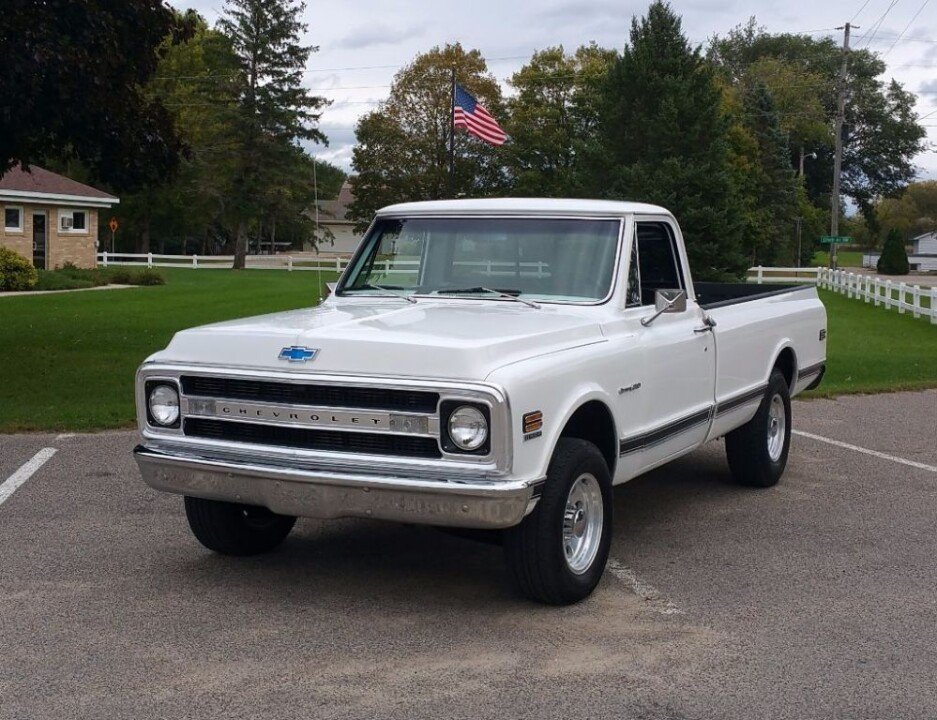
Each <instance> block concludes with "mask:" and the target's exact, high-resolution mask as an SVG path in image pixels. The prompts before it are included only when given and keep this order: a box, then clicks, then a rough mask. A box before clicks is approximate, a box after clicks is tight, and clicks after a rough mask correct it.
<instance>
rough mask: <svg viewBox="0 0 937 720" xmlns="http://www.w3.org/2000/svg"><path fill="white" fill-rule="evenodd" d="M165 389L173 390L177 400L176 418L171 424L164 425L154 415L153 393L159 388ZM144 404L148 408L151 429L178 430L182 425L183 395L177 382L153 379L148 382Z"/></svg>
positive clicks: (148, 420)
mask: <svg viewBox="0 0 937 720" xmlns="http://www.w3.org/2000/svg"><path fill="white" fill-rule="evenodd" d="M160 387H165V388H168V389H169V390H171V391H172V392H173V393H174V394H175V399H176V405H175V407H176V417H175V419H174V420H173V421H172V422H170V423H162V422H160V421H159V420H157V419H156V416H155V415H154V414H153V408H152V402H151V398H152V396H153V393H154V392H155V391H156V390H157V388H160ZM143 402H144V406H145V408H146V421H147V424H148V425H150V427H153V428H157V429H159V430H177V429H179V428H180V427H181V425H182V393H181V391H180V388H179V385H178V383H176V382H173V381H171V380H164V379H152V380H147V381H146V383H145V385H144V387H143Z"/></svg>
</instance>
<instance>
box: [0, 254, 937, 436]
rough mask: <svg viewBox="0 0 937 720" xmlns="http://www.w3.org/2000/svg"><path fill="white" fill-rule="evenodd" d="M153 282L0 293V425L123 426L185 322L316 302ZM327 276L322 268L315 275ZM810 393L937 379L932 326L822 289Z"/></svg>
mask: <svg viewBox="0 0 937 720" xmlns="http://www.w3.org/2000/svg"><path fill="white" fill-rule="evenodd" d="M163 272H164V273H165V275H166V277H167V284H166V285H164V286H160V287H144V288H133V289H128V290H103V291H99V292H84V293H65V294H60V295H39V296H33V297H28V296H24V297H11V298H2V299H0V373H2V376H0V432H16V431H22V430H53V431H59V430H77V431H82V430H93V429H100V428H114V427H127V426H131V425H132V424H133V421H134V407H133V376H134V371H135V370H136V368H137V366H138V365H139V364H140V362H141V361H142V360H143V359H144V358H145V357H147V355H149V354H150V353H152V352H154V351H156V350H159V349H161V348H163V347H165V345H166V344H167V343H168V342H169V339H170V338H171V337H172V335H173V333H174V332H176V331H177V330H181V329H183V328H186V327H191V326H193V325H200V324H204V323H209V322H215V321H218V320H226V319H231V318H236V317H244V316H248V315H258V314H261V313H267V312H276V311H278V310H287V309H291V308H298V307H306V306H310V305H313V304H315V301H316V298H317V297H318V293H317V292H316V291H315V284H316V275H317V273H314V272H292V273H289V272H285V271H282V270H247V271H242V272H237V273H236V272H231V271H228V270H191V269H181V268H180V269H176V268H171V269H164V270H163ZM332 279H334V276H333V275H331V274H328V273H323V274H322V281H323V283H324V282H326V281H330V280H332ZM821 296H822V298H823V301H824V303H826V306H827V311H828V313H829V344H828V352H829V359H828V363H829V364H828V371H827V375H826V378H825V379H824V381H823V385H821V386H820V388H819V389H818V390H816V391H814V393H812V394H813V395H835V394H840V393H851V392H880V391H887V390H901V389H915V388H925V387H937V326H934V325H931V324H930V323H929V322H928V321H927V320H926V319H918V320H915V319H913V318H912V317H911V315H910V313H908V314H906V315H898V313H897V311H896V310H889V311H886V310H884V309H882V308H876V307H872V306H871V304H866V303H864V302H862V301H861V300H854V299H849V298H846V297H844V296H842V295H837V294H835V293H831V292H825V291H824V292H821Z"/></svg>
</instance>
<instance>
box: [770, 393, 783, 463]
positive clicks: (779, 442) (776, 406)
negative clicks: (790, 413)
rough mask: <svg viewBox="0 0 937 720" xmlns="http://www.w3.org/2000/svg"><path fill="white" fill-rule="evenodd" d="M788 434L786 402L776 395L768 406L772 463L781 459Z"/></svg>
mask: <svg viewBox="0 0 937 720" xmlns="http://www.w3.org/2000/svg"><path fill="white" fill-rule="evenodd" d="M786 434H787V413H786V412H785V411H784V400H783V399H782V398H781V396H780V395H774V396H773V397H772V398H771V405H769V406H768V457H770V458H771V460H772V462H777V461H778V460H780V459H781V453H782V452H783V451H784V437H785V435H786Z"/></svg>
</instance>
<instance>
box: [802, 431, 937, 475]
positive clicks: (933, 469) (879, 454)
mask: <svg viewBox="0 0 937 720" xmlns="http://www.w3.org/2000/svg"><path fill="white" fill-rule="evenodd" d="M791 432H792V433H793V434H794V435H800V436H801V437H805V438H810V439H811V440H816V441H818V442H823V443H826V444H827V445H835V446H836V447H841V448H845V449H846V450H855V451H856V452H860V453H863V454H865V455H871V456H872V457H877V458H881V459H882V460H891V461H892V462H896V463H901V464H902V465H907V466H908V467H913V468H917V469H918V470H927V471H928V472H932V473H937V466H934V465H927V464H926V463H922V462H917V461H915V460H907V459H905V458H902V457H897V456H895V455H888V454H887V453H883V452H879V451H878V450H869V449H868V448H864V447H859V446H858V445H850V444H849V443H845V442H840V441H839V440H832V439H830V438H827V437H823V436H822V435H814V434H813V433H808V432H804V431H803V430H791Z"/></svg>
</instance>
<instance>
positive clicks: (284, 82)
mask: <svg viewBox="0 0 937 720" xmlns="http://www.w3.org/2000/svg"><path fill="white" fill-rule="evenodd" d="M304 9H305V3H304V2H302V0H226V2H225V6H224V14H223V17H222V18H221V20H219V22H218V27H219V29H220V30H221V31H222V32H224V33H225V35H227V36H228V37H229V38H230V40H231V44H232V46H233V48H234V52H235V54H236V55H237V57H238V61H239V65H240V73H239V80H240V84H241V87H240V93H239V98H238V107H239V110H240V113H239V123H238V125H239V143H238V148H237V155H238V170H237V172H236V174H235V180H234V190H233V201H234V205H235V208H234V210H235V213H236V216H237V237H236V242H235V251H234V267H235V268H243V267H244V261H245V256H246V254H247V234H248V223H249V221H250V219H251V218H257V217H258V216H262V214H263V211H264V194H265V192H266V189H267V188H271V187H276V186H278V185H280V184H281V183H280V181H282V178H279V177H278V172H277V171H278V168H279V167H281V165H280V163H279V162H278V160H279V159H281V158H282V156H283V152H284V149H283V146H284V144H290V143H295V142H297V141H299V140H311V141H314V142H321V143H325V142H326V138H325V136H324V135H323V134H322V133H321V132H320V131H319V130H318V127H317V125H318V120H319V116H320V114H321V113H320V110H321V108H323V107H324V106H325V105H326V104H327V101H326V100H325V98H322V97H318V96H315V95H312V94H311V93H310V92H309V91H308V90H306V89H305V88H304V87H303V86H302V76H303V72H304V70H305V67H306V61H307V60H308V59H309V54H310V53H312V52H315V51H317V50H318V48H317V47H312V46H304V45H301V44H300V42H299V36H300V34H301V33H303V32H305V31H306V25H305V24H304V23H303V22H302V20H301V16H302V13H303V10H304Z"/></svg>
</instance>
